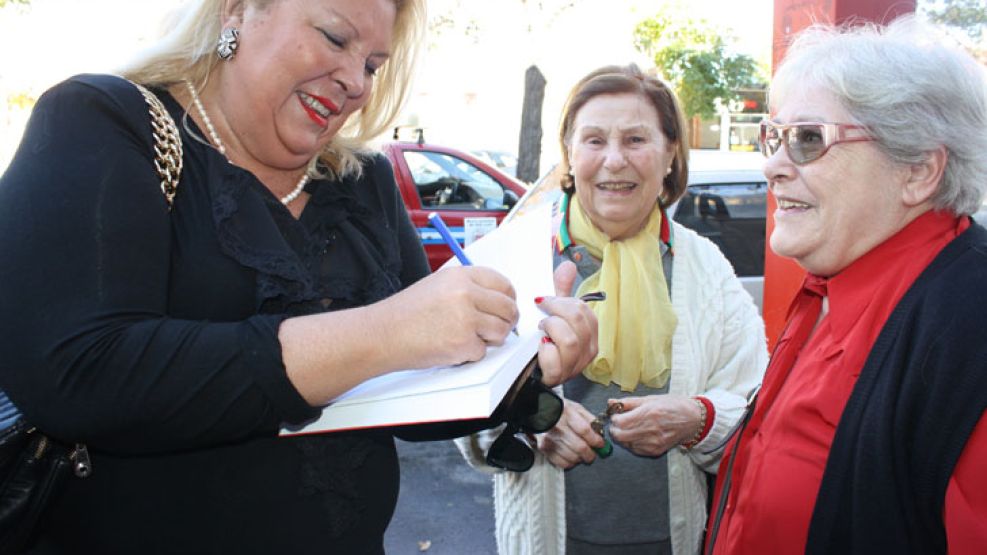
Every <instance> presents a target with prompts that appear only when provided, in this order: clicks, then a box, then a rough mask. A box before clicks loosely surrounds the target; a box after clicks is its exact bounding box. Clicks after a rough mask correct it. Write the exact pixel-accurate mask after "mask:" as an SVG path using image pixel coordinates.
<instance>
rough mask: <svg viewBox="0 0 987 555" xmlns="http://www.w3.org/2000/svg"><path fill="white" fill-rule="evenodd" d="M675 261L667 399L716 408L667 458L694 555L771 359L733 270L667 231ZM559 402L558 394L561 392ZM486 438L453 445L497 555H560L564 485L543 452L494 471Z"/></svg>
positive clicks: (711, 251) (703, 247)
mask: <svg viewBox="0 0 987 555" xmlns="http://www.w3.org/2000/svg"><path fill="white" fill-rule="evenodd" d="M672 237H673V240H674V249H675V258H674V266H673V277H672V289H671V292H670V293H671V298H672V308H673V309H674V310H675V314H676V315H677V316H678V325H677V326H676V329H675V333H674V335H673V336H672V374H671V379H670V382H669V385H668V393H669V394H671V395H685V396H692V395H703V396H705V397H706V398H708V399H709V400H710V401H711V402H712V403H713V406H714V407H715V409H716V417H715V419H714V421H713V426H712V428H711V429H710V431H709V433H708V434H707V435H706V437H705V438H704V439H703V441H701V442H700V443H699V444H698V445H696V446H695V447H693V448H692V449H690V450H685V449H683V448H681V447H676V448H673V449H672V450H671V451H669V452H668V497H669V505H670V507H669V509H670V510H669V515H670V519H671V522H670V525H671V528H670V529H671V541H672V552H673V553H674V554H676V555H689V554H694V553H698V552H699V548H700V545H701V542H702V536H703V532H704V525H705V523H706V480H705V476H704V475H703V471H704V470H705V471H706V472H714V473H715V472H716V469H717V467H718V466H719V461H720V456H721V454H722V449H719V450H717V451H716V452H714V453H711V454H705V452H706V451H709V450H710V449H713V448H715V447H717V446H719V445H720V444H721V443H723V440H724V439H725V438H726V436H727V435H728V434H729V432H730V430H731V429H732V428H733V427H734V425H735V424H736V423H737V421H738V420H739V419H740V417H741V415H742V414H743V412H744V407H745V406H746V403H747V395H748V394H749V393H750V392H751V391H752V390H753V389H754V388H755V387H756V386H757V385H758V384H759V383H760V382H761V377H762V375H763V374H764V369H765V367H766V366H767V361H768V353H767V349H766V344H765V340H764V322H763V321H762V320H761V317H760V316H759V315H758V311H757V307H756V306H755V305H754V302H753V301H752V300H751V297H750V295H749V294H748V293H747V292H746V291H745V290H744V288H743V286H742V285H741V284H740V280H738V279H737V277H736V276H735V275H734V272H733V268H732V267H731V266H730V263H729V262H727V260H726V258H724V256H723V254H722V253H721V252H720V251H719V249H717V248H716V246H715V245H714V244H713V243H711V242H710V241H709V240H707V239H706V238H704V237H700V236H699V235H697V234H696V233H695V232H694V231H692V230H690V229H688V228H685V227H683V226H681V225H679V224H676V223H673V226H672ZM557 390H558V391H559V392H560V393H561V388H558V389H557ZM496 434H497V431H488V432H485V433H481V434H476V435H473V436H469V437H465V438H460V439H457V440H456V445H457V446H458V447H459V449H460V451H461V452H462V453H463V456H464V457H466V460H467V461H468V462H469V463H470V465H472V466H473V467H475V468H478V469H481V470H484V471H487V472H493V473H494V475H493V490H494V513H495V515H496V521H497V522H496V535H497V550H498V552H499V553H500V554H501V555H552V554H563V553H565V480H564V477H563V474H562V471H561V470H560V469H558V468H556V467H554V466H552V465H551V464H549V463H548V461H547V460H546V459H545V458H544V457H543V456H542V455H541V454H540V453H539V454H537V455H536V458H535V465H534V467H533V468H532V469H531V470H529V471H528V472H526V473H513V472H499V471H495V470H494V469H492V468H491V467H489V466H487V465H486V464H485V462H484V454H485V453H486V449H487V447H489V445H490V443H492V442H493V440H494V439H495V438H496Z"/></svg>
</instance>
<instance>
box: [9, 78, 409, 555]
mask: <svg viewBox="0 0 987 555" xmlns="http://www.w3.org/2000/svg"><path fill="white" fill-rule="evenodd" d="M158 94H159V96H160V97H161V98H162V100H163V101H164V102H165V104H166V106H167V107H168V109H169V111H170V112H171V114H172V116H173V117H174V118H175V119H176V121H177V122H178V125H179V128H181V138H182V142H183V146H184V150H185V154H184V162H185V168H184V171H183V173H182V178H181V182H180V184H179V188H178V195H177V197H176V199H175V206H174V210H173V211H172V212H171V213H169V212H168V211H167V210H166V205H165V201H164V198H163V196H162V194H161V191H160V189H159V180H158V177H157V175H156V172H155V170H154V167H153V157H154V156H153V152H152V139H151V132H150V122H149V116H148V112H147V106H146V104H145V102H144V100H143V98H142V96H141V95H140V93H139V92H138V91H137V89H135V88H134V87H133V86H132V85H131V84H129V83H128V82H126V81H124V80H122V79H119V78H115V77H111V76H93V75H89V76H79V77H76V78H73V79H70V80H68V81H66V82H65V83H62V84H60V85H58V86H56V87H54V88H53V89H52V90H50V91H48V92H47V93H45V94H44V95H43V96H42V98H41V99H40V100H39V102H38V104H37V106H36V107H35V109H34V113H33V114H32V117H31V120H30V122H29V124H28V127H27V130H26V134H25V136H24V139H23V141H22V143H21V146H20V148H19V150H18V152H17V154H16V156H15V157H14V159H13V161H12V163H11V165H10V167H9V169H8V170H7V172H6V173H5V174H4V175H3V176H2V178H0V267H2V268H3V270H2V272H0V338H2V341H0V388H2V389H3V390H4V391H6V392H7V393H8V394H9V395H10V397H11V399H13V400H14V401H15V403H16V404H17V405H18V406H19V407H20V408H21V409H22V410H23V412H24V413H25V414H26V415H27V417H28V418H29V419H30V420H31V421H32V422H33V423H35V424H37V425H38V426H39V427H40V428H42V429H43V430H45V431H46V432H48V433H50V434H52V435H54V436H56V437H61V438H65V439H68V440H71V441H81V442H86V443H87V444H88V445H89V448H90V451H91V453H92V456H93V475H92V476H91V477H89V478H87V479H85V480H71V483H70V485H69V488H68V491H66V494H65V495H64V496H63V497H62V499H61V501H60V502H59V503H58V504H57V505H56V506H55V507H54V511H53V513H52V515H51V521H50V523H49V526H48V527H47V529H46V533H45V536H44V537H43V538H42V542H41V543H40V544H39V546H38V548H37V551H36V552H39V553H78V552H83V551H84V552H86V553H143V554H150V553H209V552H212V553H241V554H243V553H307V552H320V553H321V552H347V553H374V552H381V551H382V549H383V548H382V538H383V532H384V529H385V526H386V524H387V522H388V520H389V519H390V516H391V513H392V511H393V506H394V503H395V501H396V497H397V490H398V467H397V458H396V454H395V450H394V444H393V438H392V435H391V432H390V431H388V430H379V431H369V432H356V433H339V434H327V435H319V436H308V437H302V438H291V439H281V438H277V437H276V430H277V429H278V428H279V426H280V425H281V424H282V423H285V422H288V423H299V422H302V421H305V420H307V419H309V418H312V417H313V416H315V414H316V413H317V411H316V410H315V409H313V408H312V407H310V406H308V404H307V403H305V401H304V400H303V399H302V398H301V396H300V395H299V394H298V393H297V391H296V390H295V389H294V388H293V387H292V385H291V384H290V382H289V381H288V379H287V377H286V375H285V369H284V365H283V362H282V360H281V350H280V344H279V342H278V340H277V329H278V326H279V325H280V322H281V321H282V320H283V319H284V318H286V317H288V316H290V315H297V314H306V313H312V312H316V311H324V310H336V309H341V308H348V307H354V306H361V305H365V304H368V303H372V302H374V301H377V300H379V299H382V298H384V297H386V296H388V295H390V294H392V293H394V292H396V291H398V290H399V289H401V288H403V287H406V286H408V285H409V284H411V283H412V282H414V281H415V280H417V279H419V278H421V277H423V276H425V275H426V274H427V273H428V266H427V261H426V258H425V255H424V252H423V250H422V248H421V244H420V242H419V239H418V237H417V234H416V232H415V230H414V228H413V226H412V225H411V222H410V221H409V219H408V216H407V213H406V212H405V210H404V206H403V203H402V202H401V199H400V197H399V195H398V192H397V189H396V187H395V184H394V177H393V174H392V170H391V167H390V165H389V163H388V162H387V160H386V159H384V158H383V157H382V156H368V157H367V158H366V160H365V164H364V175H363V177H362V178H360V179H343V180H338V181H327V180H313V181H312V182H311V183H310V184H309V185H308V186H307V188H306V191H307V192H309V193H311V198H310V200H309V202H308V204H307V205H306V207H305V210H304V211H303V213H302V215H301V217H300V219H298V220H296V219H294V218H293V217H292V216H291V214H290V213H289V212H288V211H287V209H286V208H285V207H284V206H282V205H281V203H280V202H279V201H278V199H277V198H275V197H274V196H273V195H272V194H271V193H270V191H268V189H267V188H266V187H264V185H263V184H261V183H260V182H259V181H258V180H257V179H256V178H254V176H253V175H251V174H250V173H248V172H246V171H244V170H242V169H240V168H237V167H235V166H232V165H231V164H229V163H227V162H226V160H225V159H224V158H223V157H222V156H221V155H220V154H219V153H218V152H216V151H215V150H214V149H213V148H211V147H209V146H206V145H204V144H203V143H202V142H201V141H200V140H198V139H197V138H196V137H195V136H193V135H192V134H190V132H189V130H191V131H193V132H194V133H195V135H197V136H198V137H202V136H203V134H202V132H201V130H199V129H197V128H196V127H195V125H194V123H193V122H192V121H191V120H190V119H187V118H183V115H184V114H183V110H182V108H181V107H180V106H179V105H178V104H177V103H176V102H175V100H174V99H173V98H172V97H171V96H170V95H168V94H167V93H166V92H164V91H158Z"/></svg>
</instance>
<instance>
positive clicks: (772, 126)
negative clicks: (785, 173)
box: [758, 120, 877, 166]
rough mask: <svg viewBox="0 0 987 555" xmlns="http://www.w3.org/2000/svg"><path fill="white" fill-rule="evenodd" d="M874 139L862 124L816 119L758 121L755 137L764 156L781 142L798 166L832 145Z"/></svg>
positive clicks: (821, 154) (822, 152)
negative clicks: (828, 121) (759, 128)
mask: <svg viewBox="0 0 987 555" xmlns="http://www.w3.org/2000/svg"><path fill="white" fill-rule="evenodd" d="M874 140H877V139H876V138H875V137H874V136H873V135H871V134H870V133H869V132H868V131H867V128H866V127H864V126H862V125H852V124H849V123H819V122H796V123H790V124H788V125H778V124H776V123H774V122H772V121H769V120H761V132H760V135H759V137H758V143H759V144H760V146H761V152H762V153H764V156H766V157H771V156H773V155H774V153H775V152H778V149H779V148H781V145H782V143H784V145H785V151H786V152H788V157H789V158H790V159H791V160H792V162H794V163H795V164H796V165H799V166H801V165H803V164H808V163H809V162H812V161H815V160H818V159H819V158H822V156H823V155H824V154H826V152H827V151H829V147H831V146H833V145H835V144H839V143H854V142H858V141H874Z"/></svg>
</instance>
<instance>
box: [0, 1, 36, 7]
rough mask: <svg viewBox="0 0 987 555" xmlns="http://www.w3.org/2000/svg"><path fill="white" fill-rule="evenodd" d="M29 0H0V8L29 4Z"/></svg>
mask: <svg viewBox="0 0 987 555" xmlns="http://www.w3.org/2000/svg"><path fill="white" fill-rule="evenodd" d="M30 3H31V0H0V8H3V7H5V6H6V5H7V4H11V5H13V4H30Z"/></svg>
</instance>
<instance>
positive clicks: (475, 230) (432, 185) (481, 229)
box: [382, 141, 527, 270]
mask: <svg viewBox="0 0 987 555" xmlns="http://www.w3.org/2000/svg"><path fill="white" fill-rule="evenodd" d="M382 150H383V152H384V154H386V155H387V157H388V158H389V159H390V161H391V165H392V166H394V177H395V179H396V180H397V183H398V187H399V188H400V189H401V197H402V198H403V199H404V204H405V207H406V208H407V209H408V214H409V215H410V216H411V221H412V222H413V223H414V224H415V227H417V228H418V234H419V236H420V237H421V239H422V244H423V245H424V246H425V252H426V253H427V254H428V263H429V265H430V266H431V267H432V269H433V270H435V269H436V268H438V267H439V266H441V265H442V264H443V263H444V262H445V261H446V260H448V259H449V258H450V257H451V256H452V252H451V251H450V250H449V247H448V246H446V244H445V243H444V242H443V241H442V238H441V237H440V236H439V233H438V232H437V231H435V229H433V228H432V227H430V226H429V225H428V215H429V214H430V213H432V212H437V213H438V214H439V215H441V216H442V219H443V220H444V221H445V223H446V225H447V226H448V227H449V230H450V231H452V235H453V237H455V238H456V239H457V240H458V241H459V244H460V245H468V244H470V243H471V242H473V241H474V240H476V239H478V238H479V237H481V236H482V235H483V234H484V233H486V232H488V231H490V230H491V229H493V228H494V227H496V226H497V224H499V223H500V222H501V220H503V219H504V216H505V215H507V212H508V211H509V210H510V209H511V207H513V206H514V205H515V204H516V203H517V201H518V199H519V198H521V197H522V196H523V195H524V193H525V191H526V190H527V189H526V187H525V185H523V184H522V183H521V182H520V181H517V180H515V179H514V178H512V177H509V176H507V175H505V174H503V173H501V172H500V171H498V170H496V169H494V168H492V167H491V166H490V165H488V164H486V163H484V162H483V161H481V160H480V159H479V158H477V157H475V156H472V155H470V154H467V153H465V152H462V151H459V150H455V149H452V148H446V147H441V146H435V145H430V144H428V143H425V142H424V141H419V142H393V143H388V144H386V145H384V146H383V148H382Z"/></svg>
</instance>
